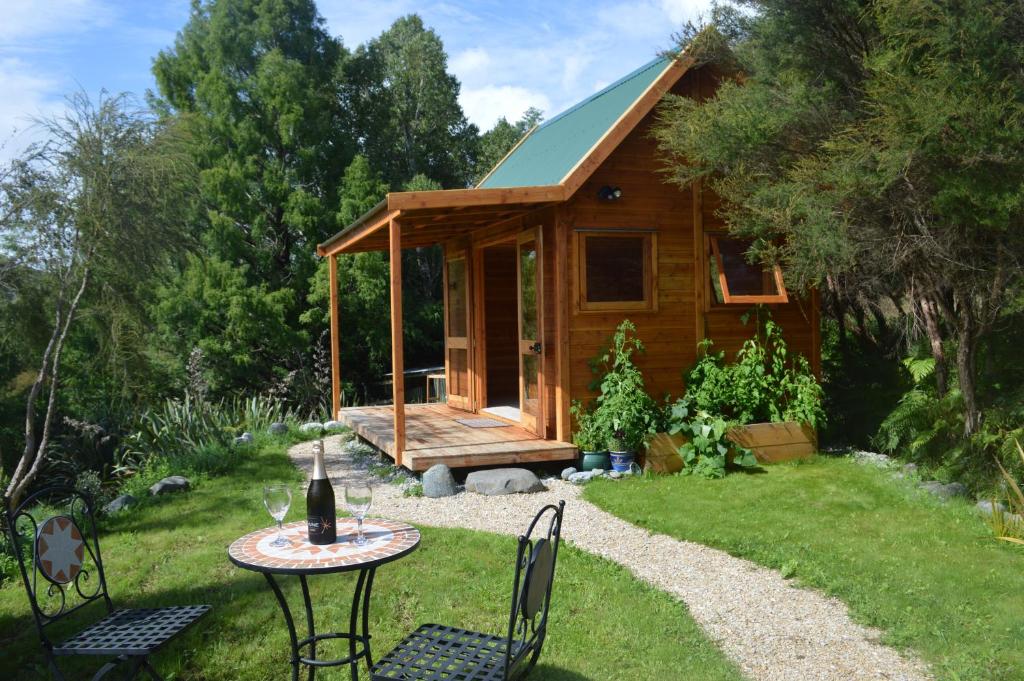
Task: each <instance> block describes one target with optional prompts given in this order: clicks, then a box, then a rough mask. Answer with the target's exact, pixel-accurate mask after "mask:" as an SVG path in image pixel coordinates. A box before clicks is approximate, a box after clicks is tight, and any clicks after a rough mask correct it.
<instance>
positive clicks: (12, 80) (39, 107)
mask: <svg viewBox="0 0 1024 681" xmlns="http://www.w3.org/2000/svg"><path fill="white" fill-rule="evenodd" d="M56 85H57V84H56V81H54V80H52V79H50V78H47V77H45V76H41V75H37V74H33V72H32V70H31V68H30V67H29V65H28V64H27V63H26V62H24V61H22V60H21V59H16V58H12V57H0V162H5V161H7V160H9V159H11V158H14V157H15V156H17V154H18V153H19V152H21V151H22V150H23V149H24V148H25V147H26V146H28V145H29V144H30V143H32V142H34V141H37V139H38V137H39V131H38V130H37V129H35V126H34V125H33V122H32V119H33V118H40V117H46V116H49V115H52V114H55V113H57V112H58V111H60V110H61V109H62V108H63V106H64V100H63V99H62V98H61V97H59V96H55V95H54V94H53V93H54V92H55V91H57V90H58V88H57V87H56Z"/></svg>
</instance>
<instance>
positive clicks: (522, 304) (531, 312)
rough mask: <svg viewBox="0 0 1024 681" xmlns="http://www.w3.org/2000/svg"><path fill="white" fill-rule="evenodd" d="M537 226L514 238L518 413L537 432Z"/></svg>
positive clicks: (539, 349)
mask: <svg viewBox="0 0 1024 681" xmlns="http://www.w3.org/2000/svg"><path fill="white" fill-rule="evenodd" d="M540 247H541V244H540V229H539V228H538V229H531V230H528V231H526V232H523V233H521V234H520V235H519V238H518V239H517V240H516V261H517V265H518V266H517V273H516V279H517V285H518V289H519V412H520V421H521V423H522V425H523V427H524V428H526V429H527V430H530V431H532V432H534V433H536V434H538V435H540V434H541V428H542V424H543V423H544V418H543V413H542V408H543V400H542V399H541V391H542V387H543V375H542V374H543V366H544V346H543V345H542V344H541V339H542V338H543V337H544V334H543V330H542V328H541V327H542V322H543V312H542V311H543V306H542V304H541V302H542V301H541V262H542V260H541V250H540Z"/></svg>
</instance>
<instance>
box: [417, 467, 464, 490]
mask: <svg viewBox="0 0 1024 681" xmlns="http://www.w3.org/2000/svg"><path fill="white" fill-rule="evenodd" d="M422 484H423V496H425V497H430V498H431V499H439V498H441V497H450V496H452V495H453V494H455V493H456V492H457V491H458V490H457V488H456V487H455V476H453V475H452V469H450V468H448V466H445V465H444V464H443V463H439V464H435V465H433V466H431V467H430V468H428V469H427V471H426V472H425V473H424V474H423V481H422Z"/></svg>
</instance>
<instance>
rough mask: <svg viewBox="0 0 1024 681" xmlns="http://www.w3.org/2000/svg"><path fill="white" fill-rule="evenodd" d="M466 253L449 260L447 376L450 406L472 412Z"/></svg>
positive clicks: (446, 284)
mask: <svg viewBox="0 0 1024 681" xmlns="http://www.w3.org/2000/svg"><path fill="white" fill-rule="evenodd" d="M467 263H468V259H467V258H466V253H465V251H457V252H456V253H452V254H450V255H449V256H448V257H447V258H446V259H445V268H444V308H445V311H446V314H445V320H444V328H445V352H446V355H445V373H446V374H447V379H446V383H447V390H448V404H449V406H452V407H456V408H457V409H470V388H469V271H468V269H467Z"/></svg>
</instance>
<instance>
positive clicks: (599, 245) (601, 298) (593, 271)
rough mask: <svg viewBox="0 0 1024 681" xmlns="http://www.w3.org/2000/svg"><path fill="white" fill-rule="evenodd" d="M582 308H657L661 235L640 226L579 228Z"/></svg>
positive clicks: (595, 309)
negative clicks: (629, 227)
mask: <svg viewBox="0 0 1024 681" xmlns="http://www.w3.org/2000/svg"><path fill="white" fill-rule="evenodd" d="M576 253H577V263H578V273H579V281H578V291H579V310H580V311H583V312H607V311H617V310H656V309H657V299H658V290H657V281H658V269H657V267H658V266H657V262H658V235H657V234H656V233H655V232H654V231H653V230H650V231H640V230H632V231H630V230H596V229H595V230H585V229H584V230H578V231H577V232H576Z"/></svg>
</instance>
